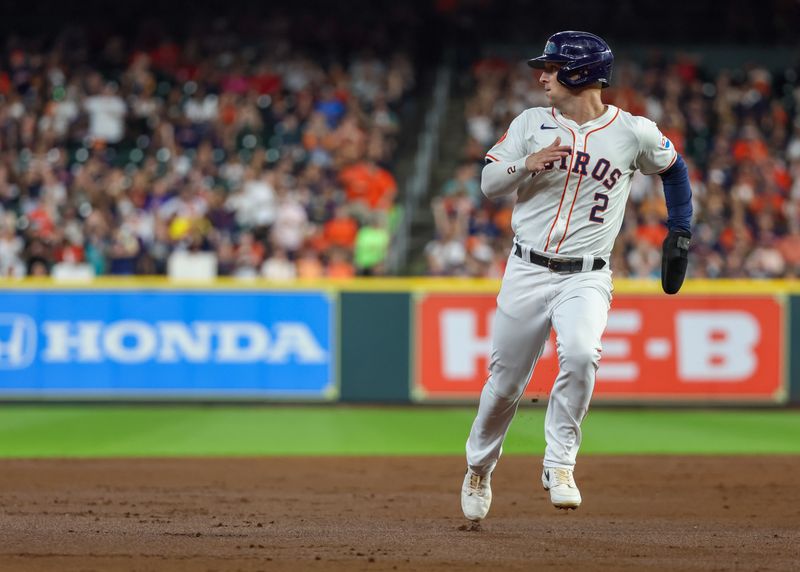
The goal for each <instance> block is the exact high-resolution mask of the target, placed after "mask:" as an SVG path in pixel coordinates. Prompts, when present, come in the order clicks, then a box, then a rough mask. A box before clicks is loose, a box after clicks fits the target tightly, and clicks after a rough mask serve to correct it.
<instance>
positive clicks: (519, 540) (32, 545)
mask: <svg viewBox="0 0 800 572" xmlns="http://www.w3.org/2000/svg"><path fill="white" fill-rule="evenodd" d="M538 462H539V461H538V459H535V458H534V457H521V456H507V457H505V458H503V459H502V461H501V462H500V464H499V466H498V468H497V470H496V471H495V474H494V477H493V480H492V484H493V490H494V503H493V506H492V510H491V512H490V513H489V517H488V518H487V520H485V521H484V523H483V524H482V525H481V527H480V530H471V527H469V526H465V524H466V521H465V520H464V518H463V516H462V515H461V510H460V505H459V490H460V486H461V481H462V479H463V472H464V461H463V459H462V458H461V457H414V458H409V457H369V458H297V457H295V458H258V459H253V458H250V459H140V460H130V459H126V460H122V459H120V460H35V461H32V460H25V461H22V460H19V461H15V460H8V461H2V462H0V570H2V571H4V572H5V571H16V570H25V571H52V570H59V571H61V570H65V571H72V570H76V571H77V570H81V571H90V570H91V571H98V572H99V571H103V572H106V571H116V570H141V571H145V570H179V571H192V572H198V571H212V570H217V571H223V570H224V571H229V570H230V571H233V570H241V571H256V570H265V571H272V570H287V571H288V570H292V571H295V570H448V571H456V570H483V569H486V570H490V569H491V570H571V571H577V570H718V571H722V570H765V571H766V570H798V569H800V457H797V456H786V457H775V456H770V457H766V456H765V457H741V456H737V457H664V456H658V457H655V456H653V457H648V456H636V457H610V456H585V457H582V458H581V459H580V460H579V465H578V468H577V470H576V473H575V474H576V480H577V482H578V484H579V486H580V487H581V492H582V493H583V498H584V503H583V505H582V506H581V507H580V509H579V510H578V511H575V512H569V513H565V512H561V511H558V510H556V509H554V508H553V507H552V506H551V505H550V503H549V500H548V496H547V493H546V492H545V491H543V490H542V488H541V484H540V481H539V474H540V466H539V464H538Z"/></svg>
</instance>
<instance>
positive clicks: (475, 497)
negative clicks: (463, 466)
mask: <svg viewBox="0 0 800 572" xmlns="http://www.w3.org/2000/svg"><path fill="white" fill-rule="evenodd" d="M491 481H492V474H491V473H489V474H487V475H479V474H478V473H474V472H473V471H472V469H467V474H466V475H464V484H463V485H462V486H461V510H462V511H464V516H465V517H467V518H468V519H469V520H472V521H475V522H478V521H480V520H483V519H484V518H486V514H487V513H488V512H489V507H490V506H491V505H492V483H491Z"/></svg>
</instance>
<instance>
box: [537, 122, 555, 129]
mask: <svg viewBox="0 0 800 572" xmlns="http://www.w3.org/2000/svg"><path fill="white" fill-rule="evenodd" d="M539 129H558V127H556V126H555V125H545V124H544V123H542V125H541V126H540V127H539Z"/></svg>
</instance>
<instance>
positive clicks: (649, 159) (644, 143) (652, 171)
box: [635, 117, 678, 175]
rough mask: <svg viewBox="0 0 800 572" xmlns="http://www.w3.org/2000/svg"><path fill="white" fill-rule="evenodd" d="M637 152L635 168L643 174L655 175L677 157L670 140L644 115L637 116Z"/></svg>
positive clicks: (666, 167)
mask: <svg viewBox="0 0 800 572" xmlns="http://www.w3.org/2000/svg"><path fill="white" fill-rule="evenodd" d="M638 119H639V129H638V130H637V136H638V139H639V153H638V154H637V155H636V162H635V165H636V168H637V169H639V170H640V171H641V172H642V173H644V174H645V175H656V174H658V173H663V172H664V171H666V170H667V169H669V168H670V167H671V166H672V165H673V163H675V160H676V159H677V158H678V152H677V151H676V150H675V145H673V144H672V141H670V140H669V139H667V138H666V137H664V135H663V134H662V133H661V131H660V130H659V129H658V126H657V125H656V124H655V123H653V122H652V121H650V120H649V119H645V118H644V117H639V118H638Z"/></svg>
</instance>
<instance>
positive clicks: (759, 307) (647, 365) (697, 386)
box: [414, 294, 786, 402]
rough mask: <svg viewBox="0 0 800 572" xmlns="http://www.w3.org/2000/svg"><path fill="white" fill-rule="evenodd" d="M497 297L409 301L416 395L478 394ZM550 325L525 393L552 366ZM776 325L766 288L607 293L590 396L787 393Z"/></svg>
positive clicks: (773, 397)
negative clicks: (730, 292) (742, 292)
mask: <svg viewBox="0 0 800 572" xmlns="http://www.w3.org/2000/svg"><path fill="white" fill-rule="evenodd" d="M494 311H495V298H494V296H490V295H467V296H451V295H438V294H430V295H427V296H425V297H423V298H421V299H419V300H418V305H417V340H418V344H417V347H416V352H417V364H416V365H417V368H416V375H415V384H414V397H415V399H416V400H418V401H424V400H450V399H477V398H478V396H479V395H480V391H481V388H482V387H483V384H484V382H485V381H486V378H487V376H488V370H487V368H488V362H489V359H488V358H489V354H490V352H491V339H492V320H493V316H494ZM555 335H556V334H555V332H554V333H553V334H552V335H551V338H550V341H549V342H548V343H547V345H546V347H545V350H544V354H543V356H542V358H541V359H540V360H539V363H538V364H537V365H536V368H535V369H534V372H533V375H532V377H531V382H530V384H529V385H528V388H527V391H526V393H527V395H528V397H542V398H546V397H547V395H548V394H549V392H550V389H551V387H552V385H553V382H554V380H555V377H556V374H557V373H558V359H557V356H556V352H555V347H556V345H555V339H556V338H555ZM783 347H784V333H783V320H782V308H781V303H780V301H779V299H777V298H775V297H771V296H730V297H726V296H684V295H682V296H676V297H669V298H668V297H665V296H657V297H656V296H634V295H629V296H625V295H620V296H615V298H614V301H613V303H612V308H611V311H610V313H609V317H608V326H607V328H606V331H605V334H604V335H603V338H602V359H601V360H600V367H599V369H598V371H597V382H596V385H595V397H596V399H599V400H602V399H606V400H615V401H657V400H663V401H686V400H707V401H753V402H779V401H783V400H785V397H786V395H785V388H784V387H783V382H782V380H783V371H782V368H783V360H784V356H783V351H784V350H783Z"/></svg>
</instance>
